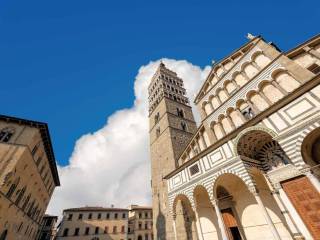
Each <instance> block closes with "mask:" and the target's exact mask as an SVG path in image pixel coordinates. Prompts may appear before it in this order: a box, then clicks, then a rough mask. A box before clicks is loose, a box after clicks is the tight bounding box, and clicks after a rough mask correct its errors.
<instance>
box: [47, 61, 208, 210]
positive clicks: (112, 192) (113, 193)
mask: <svg viewBox="0 0 320 240" xmlns="http://www.w3.org/2000/svg"><path fill="white" fill-rule="evenodd" d="M162 61H163V62H164V63H165V65H166V66H167V67H168V68H169V69H171V70H173V71H175V72H177V74H178V76H179V77H181V78H182V79H183V80H184V83H185V87H186V89H187V94H188V97H189V99H190V100H191V101H193V99H194V94H195V93H196V91H197V90H198V89H199V87H200V85H201V83H202V82H203V80H204V79H205V77H206V76H207V74H208V72H209V69H210V68H209V67H208V66H207V67H205V68H204V69H201V68H200V67H198V66H195V65H192V64H191V63H189V62H187V61H184V60H183V61H178V60H172V59H162ZM159 63H160V60H158V61H154V62H150V63H149V64H147V65H145V66H142V67H141V68H140V69H139V72H138V75H137V76H136V80H135V84H134V91H135V97H136V98H135V102H134V105H133V107H131V108H130V109H123V110H120V111H117V112H115V113H114V114H112V115H111V116H110V117H109V118H108V121H107V123H106V124H105V126H104V127H103V128H101V129H99V130H97V131H96V132H94V133H88V134H86V135H84V136H82V137H81V138H80V139H78V140H77V142H76V144H75V147H74V150H73V153H72V156H71V158H70V160H69V165H68V166H65V167H60V166H59V167H58V170H59V175H60V181H61V187H58V188H56V190H55V192H54V194H53V198H52V199H51V202H50V205H49V208H48V211H47V212H48V213H50V214H55V215H58V216H61V213H62V210H63V209H65V208H70V207H80V206H85V205H92V206H110V205H111V204H114V205H115V206H117V207H126V206H128V205H130V204H151V188H150V178H151V176H150V159H149V138H148V128H149V126H148V101H147V100H148V91H147V88H148V85H149V82H150V79H151V77H152V76H153V74H154V72H155V71H156V69H157V67H158V65H159ZM193 108H194V106H193ZM194 110H195V109H194ZM194 113H195V111H194Z"/></svg>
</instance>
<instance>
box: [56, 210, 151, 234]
mask: <svg viewBox="0 0 320 240" xmlns="http://www.w3.org/2000/svg"><path fill="white" fill-rule="evenodd" d="M59 225H60V226H59V230H58V233H57V237H56V239H57V240H72V239H77V240H78V239H79V240H152V239H153V235H152V209H151V208H150V207H142V206H138V205H131V207H130V208H128V209H127V208H113V207H112V208H104V207H81V208H70V209H66V210H64V211H63V219H62V221H61V223H60V224H59Z"/></svg>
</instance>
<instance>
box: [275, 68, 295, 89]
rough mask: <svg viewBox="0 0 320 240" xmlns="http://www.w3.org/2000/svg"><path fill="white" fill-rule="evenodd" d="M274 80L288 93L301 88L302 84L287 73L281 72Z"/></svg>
mask: <svg viewBox="0 0 320 240" xmlns="http://www.w3.org/2000/svg"><path fill="white" fill-rule="evenodd" d="M273 78H274V79H275V81H276V82H277V83H278V84H279V85H280V86H281V87H282V88H283V89H284V90H286V91H287V92H292V91H293V90H294V89H296V88H297V87H299V86H300V83H299V82H298V81H297V80H296V79H294V78H293V77H292V76H291V75H289V74H288V73H287V72H285V71H281V72H279V73H278V74H276V75H275V76H273Z"/></svg>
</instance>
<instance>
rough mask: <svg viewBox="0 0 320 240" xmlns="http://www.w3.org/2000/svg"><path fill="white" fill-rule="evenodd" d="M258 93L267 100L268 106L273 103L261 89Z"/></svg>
mask: <svg viewBox="0 0 320 240" xmlns="http://www.w3.org/2000/svg"><path fill="white" fill-rule="evenodd" d="M258 94H259V95H260V96H261V97H262V98H263V99H264V100H265V101H266V102H267V104H268V105H269V106H271V105H272V104H273V103H272V102H271V101H270V99H269V98H267V96H266V95H265V94H264V93H263V92H262V91H261V92H258Z"/></svg>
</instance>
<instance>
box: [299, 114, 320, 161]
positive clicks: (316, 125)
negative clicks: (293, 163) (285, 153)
mask: <svg viewBox="0 0 320 240" xmlns="http://www.w3.org/2000/svg"><path fill="white" fill-rule="evenodd" d="M317 128H320V120H318V121H317V122H315V123H313V124H311V125H309V126H308V128H306V129H304V130H303V131H302V132H301V133H300V135H299V137H298V139H297V141H296V146H295V151H294V152H295V155H294V156H293V157H294V158H299V160H300V161H301V163H303V165H307V164H306V163H305V161H304V159H303V156H302V154H301V152H302V143H303V140H304V139H305V138H306V137H307V136H308V135H309V134H310V133H311V132H313V131H314V130H316V129H317Z"/></svg>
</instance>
